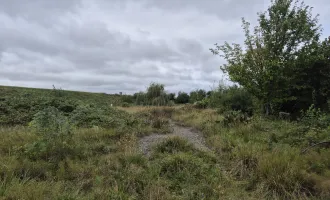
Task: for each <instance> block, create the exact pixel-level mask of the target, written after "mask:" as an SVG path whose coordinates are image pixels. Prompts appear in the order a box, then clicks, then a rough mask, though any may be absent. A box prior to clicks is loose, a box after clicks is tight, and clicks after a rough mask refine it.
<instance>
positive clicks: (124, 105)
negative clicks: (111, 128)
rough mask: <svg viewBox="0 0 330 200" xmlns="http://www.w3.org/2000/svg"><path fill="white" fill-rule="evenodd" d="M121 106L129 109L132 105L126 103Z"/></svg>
mask: <svg viewBox="0 0 330 200" xmlns="http://www.w3.org/2000/svg"><path fill="white" fill-rule="evenodd" d="M121 106H122V107H124V108H127V107H129V106H130V105H129V103H127V102H124V103H122V104H121Z"/></svg>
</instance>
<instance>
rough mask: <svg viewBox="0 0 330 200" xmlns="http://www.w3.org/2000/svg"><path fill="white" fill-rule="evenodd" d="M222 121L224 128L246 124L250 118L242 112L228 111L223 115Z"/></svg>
mask: <svg viewBox="0 0 330 200" xmlns="http://www.w3.org/2000/svg"><path fill="white" fill-rule="evenodd" d="M223 116H224V119H223V124H224V126H226V127H228V126H237V125H239V124H241V123H247V122H249V121H250V118H249V117H248V116H247V114H245V113H243V112H242V111H240V110H238V111H235V110H230V111H226V112H224V113H223Z"/></svg>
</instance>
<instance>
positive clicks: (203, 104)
mask: <svg viewBox="0 0 330 200" xmlns="http://www.w3.org/2000/svg"><path fill="white" fill-rule="evenodd" d="M208 104H209V100H208V99H206V98H205V99H203V100H201V101H196V102H195V103H194V107H195V108H198V109H205V108H207V106H208Z"/></svg>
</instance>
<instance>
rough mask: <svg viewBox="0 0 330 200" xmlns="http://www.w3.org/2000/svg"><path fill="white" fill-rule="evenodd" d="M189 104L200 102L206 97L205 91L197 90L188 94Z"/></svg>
mask: <svg viewBox="0 0 330 200" xmlns="http://www.w3.org/2000/svg"><path fill="white" fill-rule="evenodd" d="M189 96H190V103H195V102H196V101H201V100H203V99H204V98H205V97H206V92H205V90H202V89H199V90H195V91H191V92H190V95H189Z"/></svg>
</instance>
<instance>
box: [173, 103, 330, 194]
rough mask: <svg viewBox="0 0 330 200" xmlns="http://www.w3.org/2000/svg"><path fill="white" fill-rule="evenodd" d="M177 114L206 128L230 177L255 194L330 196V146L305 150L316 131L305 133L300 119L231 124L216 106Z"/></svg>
mask: <svg viewBox="0 0 330 200" xmlns="http://www.w3.org/2000/svg"><path fill="white" fill-rule="evenodd" d="M173 119H175V120H179V121H181V122H182V123H183V124H187V125H189V126H192V127H195V128H196V129H199V130H200V131H202V132H203V133H204V135H205V136H206V140H207V142H208V144H209V146H211V147H212V148H213V150H214V152H215V153H216V156H217V157H218V158H219V159H220V160H221V162H222V163H221V165H222V167H223V169H224V170H226V171H227V172H228V175H229V177H230V178H231V179H232V180H234V182H236V183H242V184H241V185H240V187H239V189H241V190H244V191H249V193H250V194H252V195H253V196H255V197H260V198H269V199H327V198H328V196H329V195H330V193H329V189H330V188H329V184H328V181H329V180H330V176H329V175H330V174H329V172H330V165H329V163H328V158H329V154H330V150H329V149H324V148H321V147H320V148H317V149H314V150H313V151H310V152H308V153H307V154H301V150H302V149H304V148H305V147H306V145H307V144H308V140H309V139H308V138H309V136H308V135H309V134H310V131H305V132H303V133H302V130H303V128H302V125H301V124H299V123H296V122H287V121H280V120H267V119H264V118H260V117H255V118H254V119H253V120H252V121H251V122H249V123H247V124H245V123H240V124H236V125H235V126H231V127H227V126H224V125H223V123H222V122H223V121H222V120H221V117H218V118H217V114H216V113H215V112H212V111H210V110H194V109H189V108H188V109H181V110H177V112H175V113H174V115H173ZM325 132H327V130H323V131H321V132H318V135H323V134H324V133H325ZM328 138H329V136H328ZM321 185H322V186H321Z"/></svg>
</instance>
